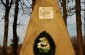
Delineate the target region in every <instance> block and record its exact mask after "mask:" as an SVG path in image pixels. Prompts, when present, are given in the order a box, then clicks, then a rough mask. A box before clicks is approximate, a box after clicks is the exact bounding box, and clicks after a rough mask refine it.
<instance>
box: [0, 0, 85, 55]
mask: <svg viewBox="0 0 85 55" xmlns="http://www.w3.org/2000/svg"><path fill="white" fill-rule="evenodd" d="M35 2H36V0H32V4H31V2H30V0H26V1H24V0H0V11H3V13H2V14H3V15H0V19H2V20H4V39H3V46H0V54H2V55H7V53H9V54H8V55H18V53H19V51H20V48H21V44H18V42H19V36H18V33H17V28H18V27H19V26H22V25H25V24H23V23H20V22H18V18H19V15H29V16H30V15H31V14H32V11H31V10H33V7H34V5H35ZM58 2H59V5H60V8H61V11H62V15H63V18H64V22H65V25H66V27H67V19H68V17H71V16H72V15H75V16H76V21H75V22H76V30H77V32H76V33H77V37H72V38H71V41H72V44H73V47H74V50H75V53H76V55H85V36H83V35H82V31H83V30H82V24H83V23H82V19H83V20H84V23H85V8H83V9H81V4H83V6H84V7H85V1H84V0H83V2H81V0H58ZM71 2H74V3H75V6H69V7H67V5H68V4H69V3H71ZM27 3H28V4H29V5H28V4H27ZM81 12H83V13H84V14H83V16H82V15H81ZM11 18H13V23H12V24H11V26H12V28H13V38H12V40H11V45H10V47H8V46H7V43H8V42H7V40H8V37H9V36H8V32H9V23H10V21H9V20H10V19H11ZM83 25H84V27H85V24H83ZM84 31H85V29H84Z"/></svg>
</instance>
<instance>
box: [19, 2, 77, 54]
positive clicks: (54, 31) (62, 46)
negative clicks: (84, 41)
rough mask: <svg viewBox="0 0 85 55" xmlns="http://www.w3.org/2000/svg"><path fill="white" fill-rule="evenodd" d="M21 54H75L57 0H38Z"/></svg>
mask: <svg viewBox="0 0 85 55" xmlns="http://www.w3.org/2000/svg"><path fill="white" fill-rule="evenodd" d="M19 55H75V52H74V50H73V47H72V44H71V41H70V38H69V35H68V32H67V29H66V26H65V24H64V20H63V17H62V14H61V11H60V8H59V5H58V2H57V1H56V0H36V3H35V5H34V9H33V12H32V15H31V18H30V21H29V24H28V27H27V31H26V36H25V39H24V43H23V45H22V48H21V51H20V54H19Z"/></svg>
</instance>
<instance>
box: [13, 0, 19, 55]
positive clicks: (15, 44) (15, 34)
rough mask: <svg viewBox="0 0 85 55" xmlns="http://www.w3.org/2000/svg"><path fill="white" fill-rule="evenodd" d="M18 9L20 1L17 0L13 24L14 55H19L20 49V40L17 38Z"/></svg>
mask: <svg viewBox="0 0 85 55" xmlns="http://www.w3.org/2000/svg"><path fill="white" fill-rule="evenodd" d="M18 9H19V0H16V2H15V14H14V22H13V55H17V47H18V40H19V39H18V36H17V20H18Z"/></svg>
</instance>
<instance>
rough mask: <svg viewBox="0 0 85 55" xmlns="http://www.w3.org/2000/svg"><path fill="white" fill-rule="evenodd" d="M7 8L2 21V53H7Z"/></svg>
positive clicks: (3, 54)
mask: <svg viewBox="0 0 85 55" xmlns="http://www.w3.org/2000/svg"><path fill="white" fill-rule="evenodd" d="M8 16H9V10H6V11H5V16H4V18H5V21H4V23H5V24H4V26H5V27H4V41H3V48H2V55H7V38H8V24H9V18H8Z"/></svg>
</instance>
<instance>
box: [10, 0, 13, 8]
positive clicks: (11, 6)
mask: <svg viewBox="0 0 85 55" xmlns="http://www.w3.org/2000/svg"><path fill="white" fill-rule="evenodd" d="M9 4H10V6H9V9H10V8H11V7H12V4H13V0H11V2H10V3H9Z"/></svg>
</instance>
